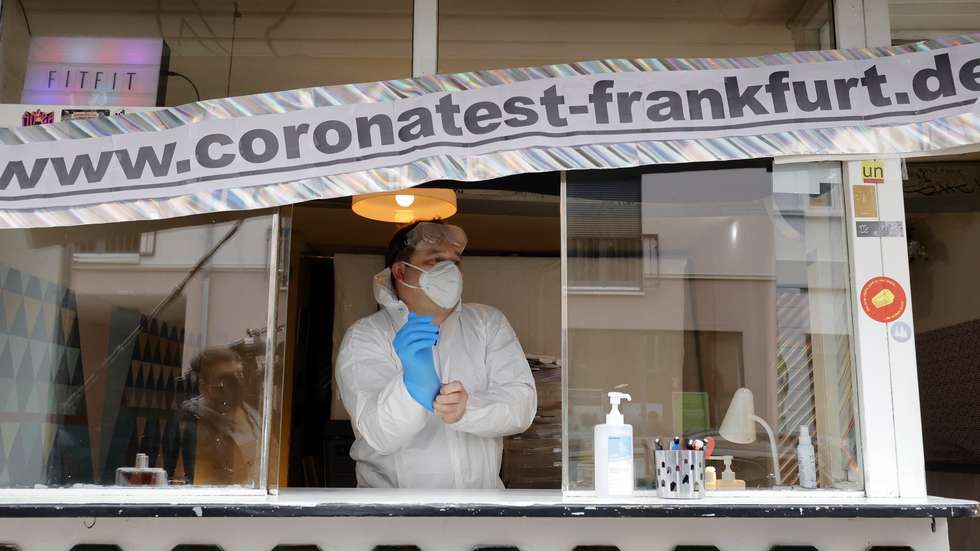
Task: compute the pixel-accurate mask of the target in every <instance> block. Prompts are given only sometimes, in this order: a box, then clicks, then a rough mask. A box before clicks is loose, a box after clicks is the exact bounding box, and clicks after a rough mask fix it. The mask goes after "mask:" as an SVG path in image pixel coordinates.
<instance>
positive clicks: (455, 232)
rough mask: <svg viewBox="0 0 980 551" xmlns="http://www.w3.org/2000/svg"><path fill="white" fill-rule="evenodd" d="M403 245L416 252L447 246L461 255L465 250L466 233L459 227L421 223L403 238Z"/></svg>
mask: <svg viewBox="0 0 980 551" xmlns="http://www.w3.org/2000/svg"><path fill="white" fill-rule="evenodd" d="M405 244H406V245H408V246H409V247H413V248H415V249H417V250H426V249H431V248H434V247H438V246H440V245H449V246H450V247H452V248H453V249H455V250H456V252H457V253H462V252H463V249H465V248H466V232H464V231H463V229H462V228H460V227H459V226H453V225H450V224H437V223H433V222H421V223H419V224H418V225H417V226H415V227H414V228H412V231H410V232H408V235H406V236H405Z"/></svg>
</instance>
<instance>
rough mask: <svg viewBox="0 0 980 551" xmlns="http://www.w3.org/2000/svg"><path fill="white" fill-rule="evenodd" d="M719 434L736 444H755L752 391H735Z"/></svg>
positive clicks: (742, 389) (744, 389)
mask: <svg viewBox="0 0 980 551" xmlns="http://www.w3.org/2000/svg"><path fill="white" fill-rule="evenodd" d="M718 433H719V434H721V437H722V438H724V439H725V440H728V441H729V442H734V443H736V444H751V443H752V442H755V398H753V396H752V391H751V390H749V389H747V388H740V389H738V390H736V391H735V395H734V396H732V403H731V404H730V405H729V406H728V411H727V412H726V413H725V419H724V420H722V422H721V428H720V429H718Z"/></svg>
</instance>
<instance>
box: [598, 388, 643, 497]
mask: <svg viewBox="0 0 980 551" xmlns="http://www.w3.org/2000/svg"><path fill="white" fill-rule="evenodd" d="M608 394H609V413H607V414H606V422H605V423H604V424H602V425H596V426H595V433H594V442H593V443H594V449H595V490H596V494H598V495H599V496H628V495H632V494H633V483H634V480H633V426H632V425H627V424H625V423H624V422H623V414H622V412H620V411H619V404H620V402H621V401H622V400H624V399H625V400H627V401H630V400H632V398H631V397H630V395H629V394H626V393H625V392H615V391H613V392H609V393H608Z"/></svg>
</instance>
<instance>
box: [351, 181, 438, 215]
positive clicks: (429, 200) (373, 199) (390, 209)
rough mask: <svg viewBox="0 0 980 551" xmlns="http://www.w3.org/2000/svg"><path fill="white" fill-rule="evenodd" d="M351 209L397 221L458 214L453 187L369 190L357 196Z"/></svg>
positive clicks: (362, 213) (358, 212)
mask: <svg viewBox="0 0 980 551" xmlns="http://www.w3.org/2000/svg"><path fill="white" fill-rule="evenodd" d="M396 196H397V199H396ZM413 198H414V200H409V199H413ZM403 205H404V206H403ZM351 208H353V209H354V212H355V213H356V214H358V215H360V216H363V217H364V218H370V219H371V220H378V221H380V222H395V223H397V224H408V223H411V222H414V221H416V220H432V219H435V218H442V219H445V218H449V217H450V216H452V215H454V214H456V192H454V191H453V190H451V189H434V188H421V189H419V188H412V189H405V190H402V191H398V192H394V191H392V192H384V193H368V194H365V195H355V196H354V198H353V199H352V205H351Z"/></svg>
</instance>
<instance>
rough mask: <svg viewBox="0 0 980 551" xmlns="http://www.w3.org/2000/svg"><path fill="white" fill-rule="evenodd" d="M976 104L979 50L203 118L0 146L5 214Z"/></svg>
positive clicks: (908, 119)
mask: <svg viewBox="0 0 980 551" xmlns="http://www.w3.org/2000/svg"><path fill="white" fill-rule="evenodd" d="M978 96H980V44H966V45H962V46H955V47H951V48H947V49H942V50H934V51H930V52H916V53H907V54H902V55H897V56H892V57H883V58H876V59H866V60H848V61H832V62H821V63H806V64H796V65H781V66H770V67H765V68H750V69H737V70H691V71H650V72H631V73H611V74H593V75H582V76H573V77H566V78H542V79H535V80H529V81H524V82H517V83H513V84H502V85H499V86H491V87H486V88H480V89H474V90H465V91H455V92H440V91H433V92H429V93H426V94H422V95H418V96H413V97H406V98H404V99H398V100H393V101H375V102H372V103H356V104H346V105H336V106H329V107H318V108H310V109H303V110H297V111H289V112H284V113H277V114H268V115H261V116H253V117H238V118H230V119H206V120H202V121H200V122H197V123H190V124H187V125H184V126H180V127H177V128H172V129H167V130H161V131H158V132H137V133H132V134H121V135H113V136H108V137H97V138H85V139H76V140H62V141H58V142H57V143H56V144H53V143H50V142H45V143H26V144H19V145H3V146H0V159H2V171H0V209H34V208H54V207H70V206H78V205H88V204H94V203H101V202H107V201H120V200H130V199H142V198H163V197H176V196H180V195H186V194H192V193H199V192H213V191H216V190H225V189H232V188H244V187H251V186H262V185H267V184H272V183H279V182H288V181H296V180H302V179H304V178H312V177H318V176H325V175H336V174H343V173H348V172H355V171H366V170H373V169H379V168H384V167H395V168H394V170H395V171H396V172H397V167H399V166H404V165H406V164H407V163H411V162H414V161H418V160H421V159H425V158H426V157H431V156H436V155H440V156H448V157H450V158H452V159H454V160H456V161H457V162H459V163H465V162H466V161H467V158H468V157H473V156H479V155H482V154H487V153H495V152H500V151H507V150H519V149H527V148H548V147H556V146H581V145H591V144H628V143H635V142H645V141H656V140H668V139H670V140H677V139H684V140H698V139H704V138H712V137H729V136H762V135H771V134H775V133H779V132H785V131H792V130H796V129H803V128H834V127H860V128H872V127H875V126H881V125H914V124H916V123H921V122H925V121H933V120H937V119H943V118H948V117H952V116H956V115H963V114H967V113H971V114H972V113H974V112H975V110H976V100H977V97H978ZM958 136H959V137H958V139H959V141H960V142H962V143H961V145H965V144H972V143H976V142H978V141H980V133H977V134H974V133H971V132H960V133H959V134H958ZM826 148H827V149H826V150H829V151H833V149H834V144H832V143H831V144H827V145H826ZM826 150H825V152H826ZM394 180H395V181H396V183H395V184H393V185H394V186H397V185H398V184H397V180H398V178H397V177H396V178H394Z"/></svg>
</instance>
